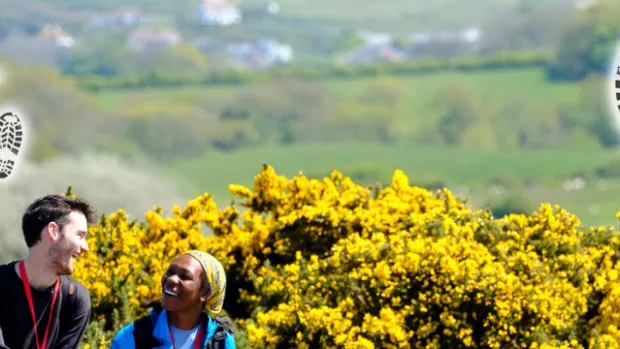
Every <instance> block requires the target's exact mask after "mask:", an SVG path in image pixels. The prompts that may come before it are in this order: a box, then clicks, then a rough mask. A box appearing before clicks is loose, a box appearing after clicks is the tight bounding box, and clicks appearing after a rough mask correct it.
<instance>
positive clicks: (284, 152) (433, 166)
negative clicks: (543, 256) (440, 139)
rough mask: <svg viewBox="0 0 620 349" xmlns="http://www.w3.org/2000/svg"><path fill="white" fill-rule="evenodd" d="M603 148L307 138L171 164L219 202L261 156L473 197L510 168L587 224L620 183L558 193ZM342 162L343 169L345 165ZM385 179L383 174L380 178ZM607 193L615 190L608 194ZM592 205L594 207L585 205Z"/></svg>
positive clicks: (610, 218)
mask: <svg viewBox="0 0 620 349" xmlns="http://www.w3.org/2000/svg"><path fill="white" fill-rule="evenodd" d="M616 156H617V155H616V154H615V153H613V152H605V151H581V152H580V151H551V150H545V151H535V152H525V151H508V152H505V151H504V152H500V151H484V150H473V149H450V148H434V147H407V146H384V145H377V144H355V143H349V144H312V145H297V146H293V147H289V148H267V147H266V148H259V149H251V150H244V151H240V152H237V153H230V154H215V153H214V154H209V155H208V156H205V157H203V158H202V159H199V160H195V161H185V162H179V163H177V164H176V165H175V166H173V167H172V168H171V170H172V171H173V172H177V173H178V174H179V175H181V176H185V177H186V178H188V180H190V181H191V182H193V183H196V184H197V185H198V188H199V190H200V191H201V192H202V191H207V192H210V193H212V194H213V195H214V196H215V198H216V199H217V200H218V202H219V203H221V204H225V203H227V200H228V197H229V195H228V192H227V186H228V184H233V183H234V184H243V185H248V186H251V185H252V180H253V177H254V176H255V175H256V174H257V173H258V172H259V170H260V168H261V166H262V164H263V163H268V164H270V165H272V166H274V168H275V169H276V171H277V172H278V173H280V174H282V175H286V176H292V175H294V174H296V173H298V172H299V171H303V173H304V174H306V175H312V176H315V175H327V174H329V172H330V171H331V170H333V169H338V170H342V171H343V172H344V173H345V174H349V175H351V171H354V170H357V168H359V167H361V168H373V167H374V166H376V167H377V168H381V170H382V171H383V172H380V173H379V175H382V176H385V175H387V176H389V175H391V173H393V171H394V170H396V169H402V170H404V171H405V172H406V173H407V175H408V176H409V178H410V180H411V182H412V183H413V184H418V183H420V184H426V183H427V182H428V181H429V180H443V181H446V182H447V183H449V185H450V186H451V187H452V188H457V187H458V186H459V185H460V184H469V185H471V188H472V189H471V195H468V196H471V199H472V204H474V205H479V204H481V203H482V202H486V199H487V198H488V194H487V188H486V187H485V186H482V185H481V184H480V181H485V180H488V179H491V178H493V177H496V176H504V175H513V176H517V177H521V178H531V179H537V180H543V179H547V181H546V183H545V187H544V188H542V189H527V191H526V192H523V190H526V189H519V191H522V193H524V194H526V195H527V196H528V197H529V198H531V199H532V200H533V201H534V202H536V203H538V202H543V201H548V202H552V203H554V204H556V203H557V204H561V205H564V206H566V207H567V208H568V209H570V210H572V211H573V212H575V213H577V214H579V215H580V217H581V218H582V219H584V221H585V222H586V223H590V224H611V223H614V214H615V212H616V210H617V207H616V206H614V202H613V201H610V200H609V199H608V198H610V197H615V196H616V195H617V194H620V183H615V182H611V183H608V187H607V189H606V190H605V191H600V190H598V189H596V188H595V187H594V186H595V184H594V183H588V184H587V185H586V188H585V190H583V191H580V192H572V193H571V192H569V193H565V192H563V190H562V179H563V178H565V177H566V176H569V175H571V174H573V173H575V172H577V171H580V170H588V169H592V168H594V167H596V166H598V165H601V164H604V163H606V162H608V161H609V160H611V159H613V158H615V157H616ZM347 169H349V170H348V171H347ZM382 179H385V178H382ZM614 193H615V194H616V195H614ZM592 204H599V205H600V210H601V212H600V213H599V214H598V215H596V214H592V213H590V212H589V209H590V206H591V205H592Z"/></svg>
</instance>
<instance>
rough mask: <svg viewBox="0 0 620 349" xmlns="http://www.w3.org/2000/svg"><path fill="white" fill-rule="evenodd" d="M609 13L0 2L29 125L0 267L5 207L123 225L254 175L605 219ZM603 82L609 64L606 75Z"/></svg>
mask: <svg viewBox="0 0 620 349" xmlns="http://www.w3.org/2000/svg"><path fill="white" fill-rule="evenodd" d="M619 5H620V1H596V0H538V1H534V0H469V1H455V0H433V1H428V0H382V1H371V0H277V1H261V0H176V1H165V0H107V1H100V0H97V1H94V0H21V1H19V2H17V1H13V0H0V6H1V8H2V11H1V13H0V70H1V73H2V74H1V76H2V79H1V81H0V83H1V85H0V103H1V104H2V105H3V106H11V107H10V108H18V110H19V113H20V115H23V117H24V118H25V120H26V122H27V123H28V131H29V132H28V133H27V135H26V137H27V159H26V160H27V161H26V162H22V163H20V164H18V165H17V168H16V172H15V176H14V178H13V180H12V182H11V184H10V185H0V212H1V214H0V231H1V233H2V234H0V245H1V246H2V248H0V259H1V260H2V261H6V260H9V259H11V258H14V257H15V256H18V255H21V254H23V253H24V251H25V246H24V243H23V240H22V237H21V227H20V221H21V214H22V212H23V210H24V209H25V207H26V205H27V204H28V203H30V202H31V201H32V200H34V199H35V198H37V197H38V196H41V195H44V194H48V193H59V192H63V191H65V189H66V188H67V186H69V185H73V188H74V192H75V193H76V194H78V195H80V196H83V197H85V198H87V199H88V200H90V201H92V202H93V203H94V204H95V205H97V206H98V208H99V210H100V213H106V214H107V213H110V212H113V211H115V210H116V209H118V208H123V209H125V210H126V211H127V212H128V213H129V214H130V215H131V216H132V217H133V218H137V219H141V218H142V217H143V214H144V212H145V211H146V210H148V209H150V208H152V206H153V205H158V206H161V207H163V208H164V209H165V210H169V209H170V208H171V207H172V205H175V204H176V205H180V206H183V205H184V204H185V202H186V201H187V200H189V199H191V198H193V197H195V196H197V195H200V194H201V193H204V192H209V193H212V194H213V195H214V196H215V199H216V200H217V202H218V204H219V205H228V204H229V203H230V200H231V197H230V195H229V193H228V185H229V184H243V185H248V186H251V185H252V183H253V177H254V176H255V175H256V174H257V173H258V172H259V171H260V168H261V166H262V164H263V163H268V164H270V165H272V166H274V167H275V170H276V171H277V172H278V173H279V174H282V175H286V176H292V175H295V174H297V173H298V172H300V171H302V172H303V174H305V175H306V176H309V177H313V178H322V177H323V176H328V175H329V174H330V172H331V171H332V170H334V169H337V170H339V171H342V172H343V173H344V174H345V175H348V176H351V177H352V178H353V179H354V180H355V181H357V182H360V183H363V184H368V185H371V184H377V183H380V184H383V185H385V184H387V183H389V181H390V179H391V176H392V174H393V172H394V170H395V169H403V170H404V171H405V172H406V174H407V175H408V176H409V178H410V180H411V184H412V185H418V186H422V187H426V188H428V189H433V190H434V189H438V188H442V187H448V188H450V189H451V190H453V191H454V193H456V194H457V195H459V196H462V197H464V198H466V199H467V200H468V202H469V203H470V205H471V206H472V207H474V208H489V209H491V210H493V212H494V214H495V215H496V216H497V217H501V216H503V215H505V214H507V213H511V212H515V213H530V212H531V211H532V210H534V209H536V208H537V206H538V205H540V204H541V203H542V202H550V203H552V204H559V205H561V206H562V207H564V208H566V209H568V210H569V211H571V212H572V213H575V214H577V215H578V216H579V217H580V219H581V220H582V222H583V223H585V224H590V225H610V224H611V225H615V224H616V217H615V214H616V212H617V211H620V205H618V200H617V199H616V198H617V197H618V196H619V195H620V159H619V158H618V154H617V151H616V150H617V147H618V144H619V143H620V137H619V136H618V132H617V128H616V127H615V121H614V117H616V115H615V114H614V113H613V112H612V111H613V110H614V109H613V105H612V106H611V107H610V103H609V102H608V101H607V96H608V94H609V90H610V89H611V85H610V83H611V81H612V80H611V74H614V73H615V68H614V69H610V67H612V66H613V55H614V49H615V47H616V42H617V40H618V38H620V21H618V18H620V6H619ZM612 70H614V71H612Z"/></svg>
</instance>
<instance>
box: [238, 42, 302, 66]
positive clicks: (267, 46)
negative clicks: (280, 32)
mask: <svg viewBox="0 0 620 349" xmlns="http://www.w3.org/2000/svg"><path fill="white" fill-rule="evenodd" d="M227 51H228V53H229V54H230V55H231V56H233V57H235V58H237V59H239V60H240V61H243V62H245V63H246V64H247V65H248V66H249V67H250V68H252V69H265V68H269V67H272V66H274V65H279V64H287V63H290V62H292V60H293V48H292V47H291V46H290V45H285V44H281V43H279V42H277V41H275V40H258V41H255V42H246V43H236V44H229V45H228V50H227Z"/></svg>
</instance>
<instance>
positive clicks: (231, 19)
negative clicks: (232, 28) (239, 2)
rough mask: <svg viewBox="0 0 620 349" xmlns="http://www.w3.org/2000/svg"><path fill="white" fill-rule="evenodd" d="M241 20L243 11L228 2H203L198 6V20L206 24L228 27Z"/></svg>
mask: <svg viewBox="0 0 620 349" xmlns="http://www.w3.org/2000/svg"><path fill="white" fill-rule="evenodd" d="M241 19H242V15H241V10H240V9H239V8H238V7H236V6H235V5H233V4H231V3H230V2H228V1H227V0H202V1H201V2H200V4H199V5H198V20H199V21H200V22H201V23H204V24H210V25H222V26H228V25H233V24H237V23H240V22H241Z"/></svg>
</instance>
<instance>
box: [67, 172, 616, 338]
mask: <svg viewBox="0 0 620 349" xmlns="http://www.w3.org/2000/svg"><path fill="white" fill-rule="evenodd" d="M229 189H230V191H231V193H232V194H233V195H234V196H235V197H236V198H237V202H233V203H231V204H230V205H228V206H227V207H224V208H218V207H217V205H216V203H215V202H214V201H213V200H212V198H211V197H210V196H209V195H208V193H205V194H203V195H200V196H197V197H196V198H195V199H193V200H191V201H190V202H188V203H187V205H186V207H184V208H181V207H174V208H173V209H172V214H173V217H170V218H163V217H162V216H161V215H162V212H163V211H162V209H161V208H158V207H156V208H155V209H154V210H152V211H149V212H147V213H146V214H145V220H144V221H140V222H137V221H129V220H128V219H127V217H126V215H125V214H124V213H123V211H122V210H119V211H118V212H116V213H114V214H112V215H110V216H108V217H102V219H101V221H100V222H99V224H98V226H96V227H94V228H93V229H92V232H91V233H90V237H89V238H88V239H89V244H90V247H91V253H89V254H88V255H87V256H86V257H84V259H82V260H80V261H79V262H78V265H77V266H76V270H77V274H76V278H78V279H79V280H80V281H82V282H84V284H85V285H86V287H88V288H89V289H90V290H91V295H92V299H93V307H94V320H93V321H94V322H93V325H92V326H91V328H90V329H89V332H88V335H87V338H86V340H85V342H86V343H87V344H88V347H100V348H103V347H107V344H108V343H109V339H110V337H111V336H112V335H113V334H114V332H115V331H116V330H117V329H118V328H120V326H122V325H124V324H126V323H127V322H128V321H131V320H133V319H134V318H136V317H138V316H140V315H142V314H143V313H144V310H143V309H141V308H140V307H139V304H140V302H142V301H145V300H151V299H157V298H158V297H160V295H161V287H160V285H159V280H160V278H161V275H162V273H163V272H164V270H165V268H166V267H167V265H168V263H170V261H171V260H172V259H173V258H174V257H176V256H177V255H178V254H180V253H182V252H184V251H187V250H189V249H194V248H197V249H202V250H205V251H208V252H210V253H212V254H213V255H215V256H216V257H217V258H218V259H219V260H220V261H222V263H223V264H224V266H225V268H226V269H227V275H228V294H227V297H226V302H225V306H224V308H225V310H226V312H227V313H228V314H229V315H230V316H231V317H232V318H233V319H234V320H235V323H236V328H237V330H239V331H238V332H237V333H238V335H237V338H238V341H239V342H238V343H239V344H240V345H239V347H251V348H292V347H296V348H444V347H448V348H513V347H515V348H517V347H518V348H617V347H619V344H620V331H619V330H618V329H619V328H620V312H619V311H618V309H620V280H619V278H618V274H619V272H620V263H619V262H618V253H619V252H620V238H619V235H618V233H617V232H616V230H615V229H613V228H611V227H585V226H583V225H582V224H581V222H580V221H579V219H578V218H577V217H576V216H574V215H572V214H570V213H569V212H567V211H566V210H564V209H562V208H560V207H558V206H552V205H550V204H543V205H541V206H540V207H539V208H538V210H537V211H535V212H533V213H531V214H530V215H524V214H518V215H517V214H513V215H508V216H506V217H503V218H502V219H495V218H494V217H492V215H491V214H490V213H489V212H488V211H484V210H475V209H472V208H470V207H468V206H467V204H466V202H464V201H463V200H461V199H458V198H456V197H454V196H453V194H452V193H451V192H450V190H448V189H443V190H439V191H436V192H431V191H428V190H426V189H422V188H419V187H416V186H413V185H411V184H410V183H409V179H408V178H407V176H406V175H405V174H404V173H403V172H401V171H396V172H395V174H394V176H393V179H392V182H391V184H390V185H389V186H387V187H385V188H370V187H363V186H361V185H358V184H356V183H354V182H353V181H352V180H351V179H350V178H348V177H345V176H343V174H341V173H339V172H337V171H334V172H333V174H332V175H331V176H330V178H324V179H323V180H316V179H309V178H307V177H305V176H303V175H301V174H300V175H298V176H294V177H293V178H285V177H283V176H279V175H277V174H276V173H275V171H274V169H273V168H272V167H270V166H265V167H264V168H263V169H262V171H261V172H260V173H259V174H258V175H257V176H256V177H255V179H254V186H253V188H246V187H243V186H240V185H231V186H230V188H229Z"/></svg>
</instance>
